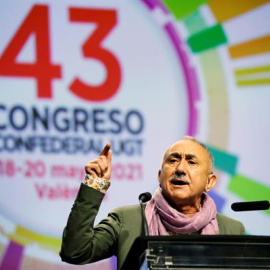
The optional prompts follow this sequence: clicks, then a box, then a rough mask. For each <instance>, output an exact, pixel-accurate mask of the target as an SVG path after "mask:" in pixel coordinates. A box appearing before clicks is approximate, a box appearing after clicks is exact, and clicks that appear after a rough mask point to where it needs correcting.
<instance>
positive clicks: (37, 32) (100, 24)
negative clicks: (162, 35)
mask: <svg viewBox="0 0 270 270" xmlns="http://www.w3.org/2000/svg"><path fill="white" fill-rule="evenodd" d="M69 19H70V21H71V22H76V23H96V24H97V27H96V30H95V31H94V32H93V33H92V35H91V36H90V37H88V38H87V40H86V42H85V43H84V44H83V45H82V51H83V55H84V57H85V58H94V59H96V60H98V61H100V62H101V63H102V64H103V65H104V66H105V68H106V71H107V76H106V78H105V79H104V81H103V82H102V83H101V84H100V85H97V86H96V85H95V86H94V85H89V84H86V83H85V82H83V81H82V80H81V79H80V78H75V79H74V80H73V81H72V82H71V84H70V86H69V89H70V91H71V92H73V93H74V94H75V95H77V96H78V97H80V98H82V99H85V100H88V101H104V100H107V99H109V98H111V97H112V96H113V95H114V94H115V93H116V92H117V91H118V89H119V86H120V82H121V68H120V64H119V61H118V60H117V58H116V56H115V55H114V54H113V53H112V52H110V51H109V50H107V49H106V48H104V47H103V46H102V44H101V43H102V41H103V40H104V38H105V37H106V36H107V35H108V34H109V32H110V31H111V30H112V29H113V28H114V27H115V26H116V23H117V19H116V11H115V10H109V9H106V10H102V9H86V8H70V9H69ZM31 35H34V36H35V42H36V43H35V47H36V55H35V62H34V63H25V62H17V61H16V58H17V56H18V55H19V53H20V51H21V50H22V48H23V47H24V45H25V43H26V42H27V40H28V39H29V37H30V36H31ZM50 44H51V43H50V35H49V10H48V6H46V5H34V6H33V7H32V9H31V10H30V12H29V13H28V15H27V16H26V18H25V19H24V21H23V22H22V24H21V26H20V27H19V29H18V30H17V32H16V33H15V35H14V36H13V38H12V39H11V41H10V43H9V44H8V45H7V47H6V49H5V50H4V52H3V54H2V56H1V57H0V75H2V76H18V77H30V78H34V79H35V80H36V82H37V97H38V98H52V95H53V91H52V80H53V79H60V78H61V66H60V65H56V64H53V63H52V62H51V51H50Z"/></svg>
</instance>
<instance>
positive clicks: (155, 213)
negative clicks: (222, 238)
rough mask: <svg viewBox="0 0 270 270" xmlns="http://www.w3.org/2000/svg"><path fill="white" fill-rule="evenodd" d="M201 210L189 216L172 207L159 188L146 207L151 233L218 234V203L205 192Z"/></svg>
mask: <svg viewBox="0 0 270 270" xmlns="http://www.w3.org/2000/svg"><path fill="white" fill-rule="evenodd" d="M204 195H205V198H204V200H203V205H202V207H201V211H200V212H197V213H196V214H195V215H193V216H192V217H187V216H185V215H184V214H182V213H180V212H178V211H177V210H176V209H174V208H172V207H171V206H170V205H169V204H168V202H167V201H166V200H165V199H164V197H163V195H162V194H161V189H160V188H158V189H157V190H156V192H155V193H154V195H153V197H152V199H151V200H150V201H149V202H148V204H147V205H146V208H145V216H146V220H147V223H148V229H149V235H168V231H170V232H172V233H173V234H192V233H196V232H199V231H201V234H218V233H219V231H218V223H217V219H216V214H217V210H216V205H215V203H214V201H213V200H212V199H211V198H210V197H209V196H208V195H207V194H204Z"/></svg>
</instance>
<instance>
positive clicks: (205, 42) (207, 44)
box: [187, 24, 227, 53]
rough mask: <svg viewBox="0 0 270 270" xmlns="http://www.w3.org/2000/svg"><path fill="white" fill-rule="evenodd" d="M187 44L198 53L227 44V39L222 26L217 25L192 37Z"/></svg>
mask: <svg viewBox="0 0 270 270" xmlns="http://www.w3.org/2000/svg"><path fill="white" fill-rule="evenodd" d="M187 43H188V44H189V46H190V48H191V50H192V51H193V52H194V53H198V52H202V51H206V50H209V49H212V48H215V47H217V46H219V45H222V44H225V43H227V38H226V35H225V33H224V30H223V27H222V25H221V24H216V25H214V26H212V27H209V28H206V29H205V30H203V31H201V32H198V33H196V34H194V35H192V36H190V37H189V38H188V40H187Z"/></svg>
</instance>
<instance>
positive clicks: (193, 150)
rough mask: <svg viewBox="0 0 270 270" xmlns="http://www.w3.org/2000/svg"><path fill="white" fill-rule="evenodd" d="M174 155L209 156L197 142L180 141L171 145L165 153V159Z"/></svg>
mask: <svg viewBox="0 0 270 270" xmlns="http://www.w3.org/2000/svg"><path fill="white" fill-rule="evenodd" d="M172 153H179V154H185V155H194V156H197V157H199V156H207V152H206V150H205V149H204V148H203V147H202V146H201V145H200V144H199V143H197V142H196V141H192V140H180V141H177V142H176V143H174V144H173V145H171V146H170V147H169V148H168V149H167V150H166V152H165V154H164V158H165V157H167V156H169V155H171V154H172Z"/></svg>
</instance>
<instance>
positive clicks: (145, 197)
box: [139, 192, 152, 203]
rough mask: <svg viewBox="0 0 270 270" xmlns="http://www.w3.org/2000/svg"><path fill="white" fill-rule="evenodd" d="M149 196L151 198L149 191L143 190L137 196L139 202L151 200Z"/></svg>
mask: <svg viewBox="0 0 270 270" xmlns="http://www.w3.org/2000/svg"><path fill="white" fill-rule="evenodd" d="M151 198H152V195H151V193H150V192H144V193H142V194H140V196H139V201H140V202H141V203H146V202H148V201H149V200H151Z"/></svg>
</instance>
